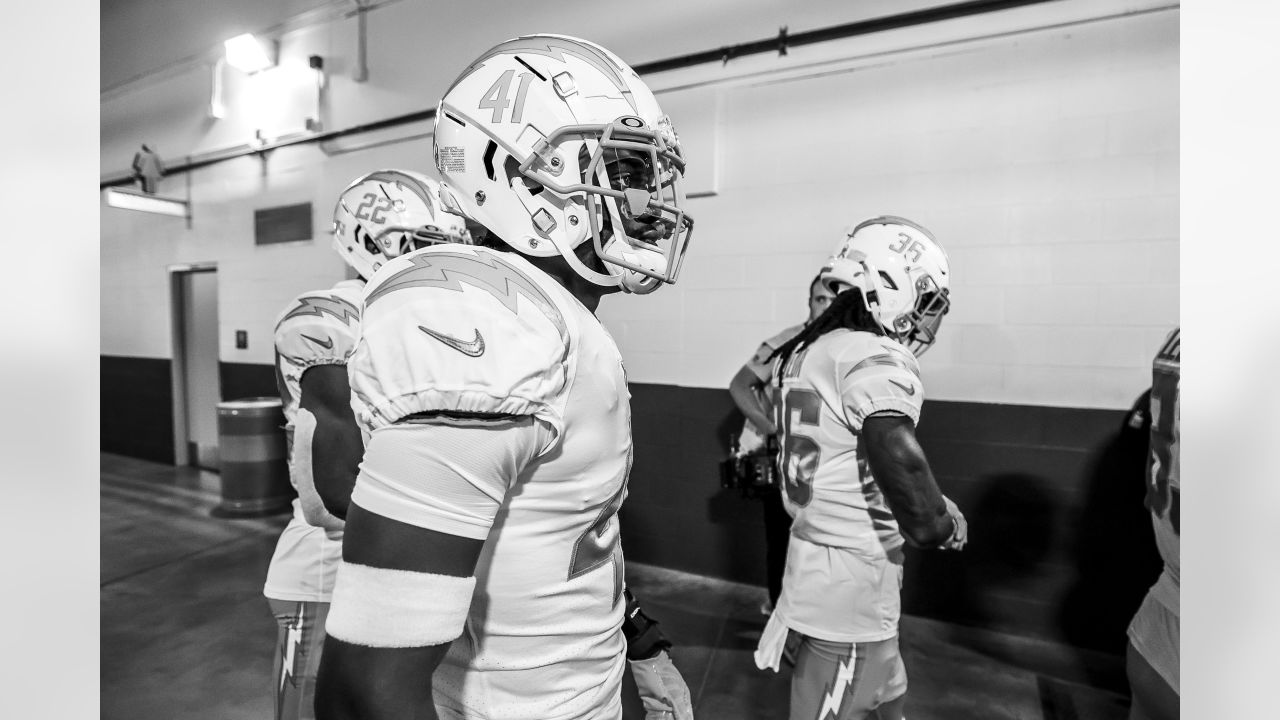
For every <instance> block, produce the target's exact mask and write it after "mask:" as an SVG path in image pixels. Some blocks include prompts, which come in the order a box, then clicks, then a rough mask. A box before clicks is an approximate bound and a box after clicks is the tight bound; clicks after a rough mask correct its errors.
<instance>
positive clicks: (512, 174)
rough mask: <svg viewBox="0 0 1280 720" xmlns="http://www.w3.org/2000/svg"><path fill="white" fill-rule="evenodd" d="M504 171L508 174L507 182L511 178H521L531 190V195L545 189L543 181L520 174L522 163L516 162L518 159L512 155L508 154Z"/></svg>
mask: <svg viewBox="0 0 1280 720" xmlns="http://www.w3.org/2000/svg"><path fill="white" fill-rule="evenodd" d="M502 171H503V172H505V173H506V174H507V182H511V178H517V177H518V178H521V179H522V180H523V181H524V186H525V187H526V188H527V189H528V190H529V194H530V195H537V194H538V193H540V192H542V190H543V187H542V184H541V183H537V182H534V181H533V180H531V179H529V178H528V177H524V176H522V175H521V174H520V163H518V162H516V159H515V158H513V157H511V156H510V155H508V156H507V159H506V161H505V162H503V163H502Z"/></svg>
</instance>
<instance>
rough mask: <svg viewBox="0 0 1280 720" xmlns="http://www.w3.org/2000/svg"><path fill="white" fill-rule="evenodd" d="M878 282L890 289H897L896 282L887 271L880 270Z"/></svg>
mask: <svg viewBox="0 0 1280 720" xmlns="http://www.w3.org/2000/svg"><path fill="white" fill-rule="evenodd" d="M880 283H881V284H882V285H884V286H885V287H886V288H888V289H890V290H897V289H898V284H897V283H895V282H894V281H893V278H891V277H889V273H886V272H885V271H883V270H881V271H880Z"/></svg>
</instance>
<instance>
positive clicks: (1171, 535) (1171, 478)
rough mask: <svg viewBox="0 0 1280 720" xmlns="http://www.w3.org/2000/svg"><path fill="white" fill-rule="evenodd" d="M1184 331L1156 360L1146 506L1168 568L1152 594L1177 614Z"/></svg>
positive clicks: (1169, 341)
mask: <svg viewBox="0 0 1280 720" xmlns="http://www.w3.org/2000/svg"><path fill="white" fill-rule="evenodd" d="M1181 377H1182V335H1181V329H1180V328H1179V329H1175V330H1174V331H1173V332H1171V333H1170V334H1169V336H1168V337H1167V338H1165V343H1164V345H1163V346H1161V348H1160V351H1159V352H1158V353H1157V354H1156V357H1155V361H1154V362H1153V363H1152V377H1151V456H1150V463H1149V465H1148V473H1147V498H1146V505H1147V508H1148V509H1149V510H1150V511H1151V520H1152V523H1153V525H1154V527H1155V536H1156V547H1157V548H1158V549H1159V551H1160V557H1161V558H1163V559H1164V573H1163V575H1162V576H1161V578H1160V580H1158V581H1157V582H1156V585H1155V587H1154V588H1153V589H1152V593H1153V594H1154V595H1155V597H1156V599H1157V600H1159V601H1160V602H1161V604H1163V605H1164V606H1165V607H1167V608H1169V609H1170V610H1172V611H1173V612H1174V613H1175V614H1177V613H1178V611H1179V601H1178V587H1179V583H1180V579H1179V572H1180V561H1179V537H1180V533H1181V520H1182V518H1181V510H1182V480H1181V476H1180V474H1179V472H1178V466H1179V455H1180V451H1179V442H1178V438H1179V434H1180V427H1179V426H1180V422H1181V420H1180V417H1181V412H1180V403H1179V399H1180V396H1181V393H1180V392H1179V383H1180V382H1181Z"/></svg>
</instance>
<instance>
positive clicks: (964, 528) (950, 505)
mask: <svg viewBox="0 0 1280 720" xmlns="http://www.w3.org/2000/svg"><path fill="white" fill-rule="evenodd" d="M942 501H943V502H944V503H946V505H947V515H950V516H951V522H953V523H954V524H955V530H954V531H952V533H951V537H949V538H947V541H946V542H944V543H942V545H941V546H940V547H941V549H943V550H962V549H964V544H965V543H967V542H969V523H968V522H967V521H966V520H965V519H964V513H962V512H960V508H959V507H957V506H956V504H955V502H953V501H952V500H951V498H949V497H947V496H946V495H943V496H942Z"/></svg>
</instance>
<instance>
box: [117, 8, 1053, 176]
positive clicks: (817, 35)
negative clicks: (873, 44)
mask: <svg viewBox="0 0 1280 720" xmlns="http://www.w3.org/2000/svg"><path fill="white" fill-rule="evenodd" d="M1060 1H1061V0H970V1H969V2H960V3H955V4H952V5H943V6H940V7H932V8H925V9H923V10H915V11H912V12H906V13H900V14H898V15H889V16H886V17H881V18H872V19H870V20H858V21H856V22H851V23H845V24H843V25H832V26H829V27H825V28H819V29H817V30H808V31H806V32H801V33H795V34H789V33H788V32H787V28H786V27H783V28H781V29H780V30H779V32H778V35H776V36H773V37H770V38H767V39H764V40H754V41H751V42H745V43H740V44H737V45H726V46H724V47H720V48H716V49H714V50H705V51H702V52H696V53H690V54H687V55H679V56H677V57H673V58H667V59H665V60H655V61H653V62H647V63H641V64H639V65H633V66H632V68H633V69H634V70H635V71H636V72H637V73H639V74H641V75H645V74H654V73H660V72H667V71H670V70H678V69H682V68H687V67H693V66H695V65H704V64H707V63H713V62H718V63H722V64H723V63H727V62H729V61H730V60H732V59H734V58H740V57H746V56H748V55H757V54H760V53H772V52H776V53H778V54H779V55H785V54H786V51H787V48H789V47H798V46H801V45H811V44H814V43H821V42H828V41H831V40H842V39H845V38H850V37H856V36H859V35H867V34H870V33H877V32H884V31H887V30H898V29H901V28H907V27H914V26H917V25H925V24H928V23H935V22H942V21H944V20H954V19H957V18H963V17H972V16H975V15H983V14H987V13H993V12H999V11H1001V10H1010V9H1013V8H1018V7H1023V6H1027V5H1042V4H1044V3H1050V2H1060ZM353 2H355V3H356V5H357V6H358V7H359V9H358V10H357V11H356V13H357V18H358V22H359V38H358V46H357V53H356V56H357V60H356V70H355V80H356V81H357V82H363V81H364V79H365V78H367V77H368V68H367V67H366V66H365V25H364V21H365V14H366V13H367V11H368V10H369V9H370V0H353ZM435 115H436V110H435V108H429V109H426V110H420V111H418V112H412V113H407V114H405V115H398V116H396V117H392V118H386V119H385V120H378V121H376V122H371V123H365V124H363V125H356V126H353V127H349V128H344V129H342V130H334V131H330V132H327V133H307V134H303V135H301V136H295V137H289V138H281V139H278V140H277V141H275V142H271V143H267V144H265V145H242V146H240V147H237V148H230V149H227V150H222V151H217V152H214V153H209V154H207V155H205V156H204V157H200V158H198V159H195V160H191V161H189V162H187V163H185V164H181V165H175V166H173V167H166V170H165V174H166V175H174V174H176V173H183V172H191V171H192V170H197V169H199V168H203V167H208V166H210V165H214V164H217V163H221V162H225V161H227V160H234V159H236V158H241V157H247V156H249V155H261V154H263V153H266V152H270V151H271V150H276V149H279V148H284V147H290V146H293V145H303V144H309V143H321V142H326V141H329V140H336V139H338V138H341V137H346V136H348V135H358V134H360V133H366V132H373V131H374V130H384V129H386V128H391V127H395V126H397V125H404V124H406V123H412V122H421V121H426V120H431V119H433V118H434V117H435ZM132 182H133V176H132V174H131V173H120V174H118V175H115V176H113V177H110V178H107V179H104V180H102V181H101V182H100V183H99V188H100V189H101V188H108V187H114V186H119V185H128V184H130V183H132Z"/></svg>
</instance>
